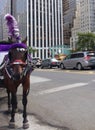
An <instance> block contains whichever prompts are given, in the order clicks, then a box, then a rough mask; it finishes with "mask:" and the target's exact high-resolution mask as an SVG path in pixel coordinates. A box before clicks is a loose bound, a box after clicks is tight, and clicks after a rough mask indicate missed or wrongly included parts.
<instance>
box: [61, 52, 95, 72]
mask: <svg viewBox="0 0 95 130" xmlns="http://www.w3.org/2000/svg"><path fill="white" fill-rule="evenodd" d="M88 67H90V68H95V51H83V52H76V53H72V54H70V55H68V56H67V57H66V58H65V59H63V61H61V63H60V68H61V69H65V68H72V69H78V70H82V69H84V68H88Z"/></svg>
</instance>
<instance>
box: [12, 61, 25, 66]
mask: <svg viewBox="0 0 95 130" xmlns="http://www.w3.org/2000/svg"><path fill="white" fill-rule="evenodd" d="M11 65H26V62H23V61H22V60H15V61H13V62H12V63H11Z"/></svg>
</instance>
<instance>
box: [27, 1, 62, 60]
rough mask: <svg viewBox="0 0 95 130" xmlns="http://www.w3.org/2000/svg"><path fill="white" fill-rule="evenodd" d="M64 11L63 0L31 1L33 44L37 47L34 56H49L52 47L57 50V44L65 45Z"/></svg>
mask: <svg viewBox="0 0 95 130" xmlns="http://www.w3.org/2000/svg"><path fill="white" fill-rule="evenodd" d="M28 2H29V1H28ZM27 5H28V4H27ZM62 11H63V9H62V0H31V1H30V12H31V14H30V16H31V19H30V21H31V23H30V24H31V46H32V47H34V48H36V49H37V52H36V53H34V54H33V57H40V58H42V59H44V58H47V57H49V56H50V55H51V54H52V53H51V48H53V47H56V49H55V52H57V51H58V50H57V49H58V48H57V46H61V45H63V13H62Z"/></svg>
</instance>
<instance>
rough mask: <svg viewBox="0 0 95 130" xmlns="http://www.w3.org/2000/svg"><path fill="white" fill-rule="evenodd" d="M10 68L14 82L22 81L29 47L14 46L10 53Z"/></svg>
mask: <svg viewBox="0 0 95 130" xmlns="http://www.w3.org/2000/svg"><path fill="white" fill-rule="evenodd" d="M8 56H9V67H10V70H11V73H12V77H13V79H14V80H20V79H21V78H22V75H23V73H24V69H25V67H26V64H27V47H26V46H25V45H24V44H22V43H20V44H13V46H12V47H11V49H10V51H9V55H8Z"/></svg>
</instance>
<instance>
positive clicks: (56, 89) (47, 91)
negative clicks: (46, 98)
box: [31, 76, 95, 96]
mask: <svg viewBox="0 0 95 130" xmlns="http://www.w3.org/2000/svg"><path fill="white" fill-rule="evenodd" d="M47 81H51V79H48V78H42V77H38V76H31V84H35V83H42V82H47ZM91 82H95V80H92V81H91ZM88 84H89V82H88V83H85V82H79V83H73V84H67V85H63V86H58V87H53V88H48V89H45V90H40V91H38V92H36V94H34V93H33V95H35V96H38V95H46V94H53V93H56V92H60V91H66V90H68V89H73V88H78V87H82V86H86V85H88Z"/></svg>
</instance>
